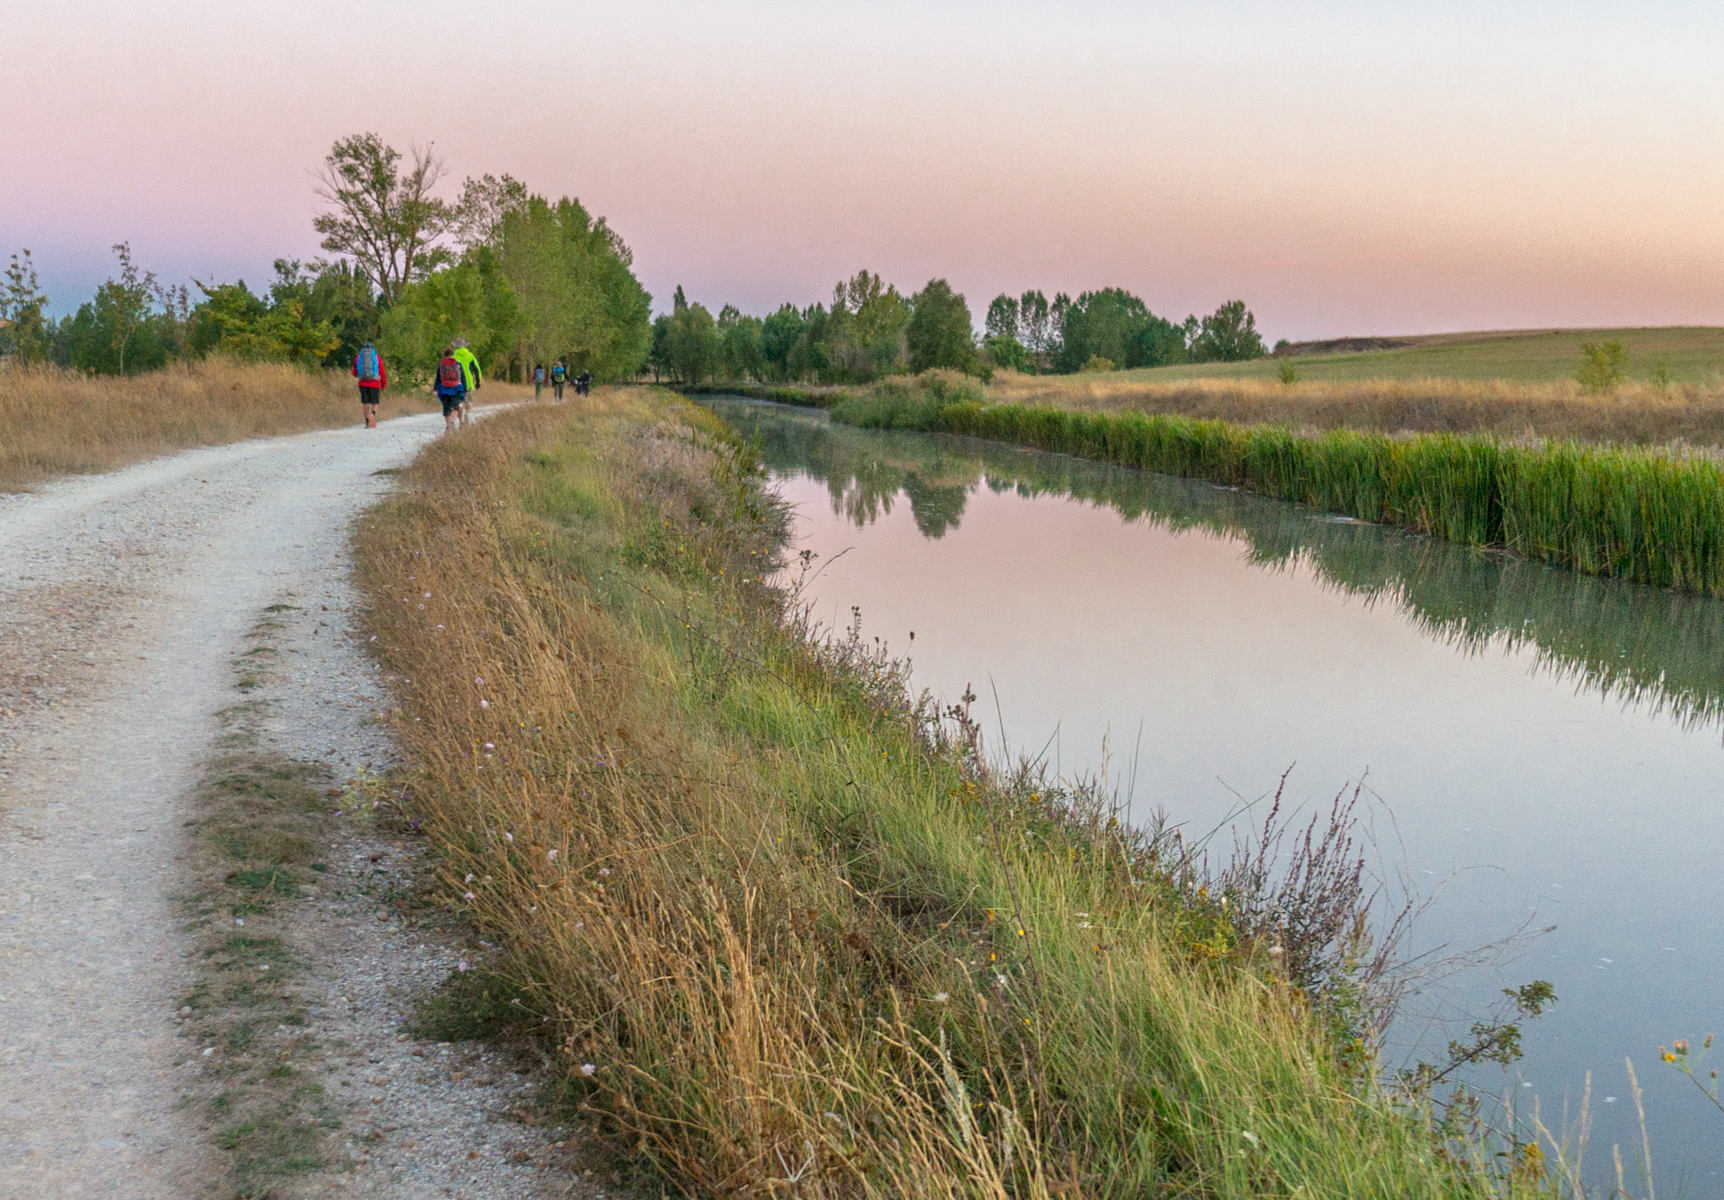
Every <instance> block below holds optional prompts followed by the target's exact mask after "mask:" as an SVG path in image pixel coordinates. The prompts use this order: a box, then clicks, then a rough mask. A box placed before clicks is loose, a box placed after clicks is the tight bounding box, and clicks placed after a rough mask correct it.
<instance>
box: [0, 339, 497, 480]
mask: <svg viewBox="0 0 1724 1200" xmlns="http://www.w3.org/2000/svg"><path fill="white" fill-rule="evenodd" d="M492 386H493V387H494V388H497V389H498V390H497V391H492V390H490V389H487V390H486V391H485V392H482V393H481V395H482V396H483V397H484V398H485V399H487V400H501V399H504V398H517V397H518V396H519V395H521V394H525V391H526V389H524V388H514V389H510V388H509V387H508V385H500V384H494V385H492ZM504 392H508V393H509V395H508V396H507V397H505V396H504V394H503V393H504ZM435 407H436V403H435V401H434V400H433V398H432V397H431V395H430V393H429V392H426V391H420V390H410V389H407V388H399V387H391V388H387V389H385V391H384V401H383V404H382V405H381V413H382V416H383V417H385V418H388V417H392V416H402V415H405V414H407V413H415V412H428V411H430V410H432V409H434V408H435ZM359 423H360V408H359V398H358V392H357V390H356V384H355V383H354V381H353V379H352V377H351V376H348V375H343V374H341V373H340V372H336V371H307V370H303V369H301V368H298V367H293V366H288V365H285V364H281V363H238V362H233V361H231V360H228V359H223V358H208V359H204V360H203V361H201V362H196V363H190V364H176V365H174V366H171V367H168V368H166V369H165V370H161V371H153V372H150V373H149V374H147V375H131V376H124V377H119V378H115V377H111V376H90V375H83V374H80V373H78V372H76V371H67V370H63V369H61V368H58V367H5V366H0V492H3V491H18V490H20V489H22V488H26V487H28V486H30V485H31V484H33V483H39V482H41V481H42V480H44V479H49V478H52V477H53V476H56V475H68V474H87V473H90V472H96V471H111V470H114V469H115V468H117V467H123V466H125V465H126V464H128V463H133V462H138V461H141V460H143V459H146V458H152V457H154V456H156V455H159V454H167V453H170V452H172V451H174V450H183V449H187V448H189V447H192V446H213V445H220V444H222V443H226V442H241V441H245V440H247V439H249V438H255V437H272V436H276V435H280V434H288V433H303V432H305V431H307V430H312V429H334V428H339V427H341V426H344V425H358V424H359Z"/></svg>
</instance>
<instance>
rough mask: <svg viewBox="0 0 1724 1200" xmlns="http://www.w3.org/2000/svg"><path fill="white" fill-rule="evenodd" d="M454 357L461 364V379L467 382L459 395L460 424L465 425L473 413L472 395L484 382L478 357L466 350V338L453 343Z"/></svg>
mask: <svg viewBox="0 0 1724 1200" xmlns="http://www.w3.org/2000/svg"><path fill="white" fill-rule="evenodd" d="M454 357H455V361H456V362H458V363H460V364H461V377H462V378H463V379H465V380H466V381H467V390H466V391H465V392H463V393H462V394H461V424H463V425H465V424H466V423H467V417H468V415H469V414H471V413H472V411H473V393H474V392H476V391H478V390H479V387H480V385H481V384H483V383H484V382H485V380H484V378H483V376H482V375H481V373H480V371H479V356H478V355H477V354H474V353H473V352H472V351H471V350H469V349H468V348H467V339H466V338H461V339H460V340H459V341H457V342H456V343H455V355H454Z"/></svg>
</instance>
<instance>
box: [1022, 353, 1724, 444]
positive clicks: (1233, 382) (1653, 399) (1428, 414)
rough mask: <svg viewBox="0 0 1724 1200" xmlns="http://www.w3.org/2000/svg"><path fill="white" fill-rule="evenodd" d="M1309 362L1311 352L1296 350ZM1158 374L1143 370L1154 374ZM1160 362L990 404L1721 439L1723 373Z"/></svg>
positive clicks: (1248, 420)
mask: <svg viewBox="0 0 1724 1200" xmlns="http://www.w3.org/2000/svg"><path fill="white" fill-rule="evenodd" d="M1294 361H1295V362H1296V363H1297V364H1298V365H1299V367H1300V370H1301V371H1303V370H1304V369H1305V367H1304V363H1305V361H1307V360H1294ZM1146 374H1147V375H1149V376H1151V378H1145V375H1146ZM1158 375H1159V373H1158V372H1147V373H1146V372H1132V373H1130V374H1127V373H1126V372H1110V373H1101V374H1082V375H1019V374H1016V373H1014V372H1002V373H1001V374H999V375H996V376H995V377H994V381H993V383H992V384H991V385H990V386H989V387H988V401H989V403H991V404H1023V405H1049V406H1051V407H1055V408H1063V409H1068V410H1072V411H1076V412H1121V411H1130V410H1135V411H1137V412H1142V413H1172V414H1177V415H1180V416H1188V417H1199V418H1216V419H1220V420H1225V421H1232V422H1236V423H1239V424H1246V425H1251V424H1262V423H1272V424H1278V425H1286V426H1289V427H1291V428H1293V429H1299V430H1323V429H1337V428H1349V429H1360V430H1373V431H1377V432H1382V433H1401V432H1418V433H1490V434H1495V435H1497V436H1499V437H1504V438H1511V439H1521V438H1529V437H1530V438H1544V439H1551V440H1574V441H1580V442H1608V443H1621V444H1629V445H1665V444H1668V443H1672V442H1686V443H1689V444H1692V445H1704V446H1716V445H1724V383H1711V384H1697V383H1696V384H1672V385H1670V386H1668V387H1662V388H1661V387H1657V386H1654V385H1652V384H1649V383H1636V382H1632V381H1631V382H1628V383H1625V384H1624V385H1622V386H1621V387H1618V388H1617V389H1615V390H1614V391H1611V392H1606V393H1603V394H1591V393H1588V392H1585V391H1582V390H1581V387H1580V385H1579V384H1578V383H1574V382H1571V381H1554V382H1545V383H1515V382H1511V381H1508V380H1502V379H1498V380H1489V381H1475V380H1459V379H1446V378H1425V379H1388V378H1379V379H1361V380H1352V381H1345V382H1320V381H1312V382H1299V383H1295V384H1292V385H1291V386H1289V385H1287V384H1283V383H1281V382H1279V381H1278V380H1274V379H1263V378H1207V379H1184V380H1167V381H1162V380H1161V379H1159V378H1157V377H1156V376H1158Z"/></svg>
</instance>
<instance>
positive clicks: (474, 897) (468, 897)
mask: <svg viewBox="0 0 1724 1200" xmlns="http://www.w3.org/2000/svg"><path fill="white" fill-rule="evenodd" d="M478 898H479V897H477V896H475V895H474V894H473V893H472V892H468V893H467V899H469V900H477V899H478Z"/></svg>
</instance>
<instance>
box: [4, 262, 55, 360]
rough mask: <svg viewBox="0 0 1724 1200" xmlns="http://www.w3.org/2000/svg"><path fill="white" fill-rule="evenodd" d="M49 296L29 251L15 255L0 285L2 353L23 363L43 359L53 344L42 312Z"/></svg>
mask: <svg viewBox="0 0 1724 1200" xmlns="http://www.w3.org/2000/svg"><path fill="white" fill-rule="evenodd" d="M47 306H48V297H47V296H46V295H45V294H44V293H43V291H42V287H41V284H40V283H39V282H38V281H37V279H36V264H35V263H34V262H32V261H31V259H30V252H29V251H28V250H21V251H19V252H18V253H16V254H14V255H13V256H12V263H11V265H10V266H8V267H7V268H6V281H5V284H4V285H3V286H0V356H10V357H13V358H15V359H17V361H19V362H20V363H38V362H42V361H44V360H45V359H46V358H47V357H48V354H49V351H50V349H51V346H52V331H51V329H50V325H49V321H48V320H47V318H46V317H44V316H43V315H42V310H43V309H45V308H47Z"/></svg>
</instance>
